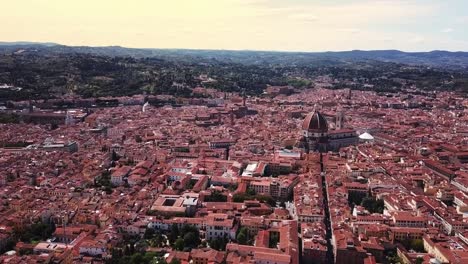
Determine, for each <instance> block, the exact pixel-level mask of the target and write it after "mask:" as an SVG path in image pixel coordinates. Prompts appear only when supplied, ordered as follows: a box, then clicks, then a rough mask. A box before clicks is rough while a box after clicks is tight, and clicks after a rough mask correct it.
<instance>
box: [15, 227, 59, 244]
mask: <svg viewBox="0 0 468 264" xmlns="http://www.w3.org/2000/svg"><path fill="white" fill-rule="evenodd" d="M54 232H55V224H54V223H53V222H52V223H50V224H46V223H42V222H39V223H35V224H32V225H30V226H28V227H26V228H23V229H15V237H17V238H18V239H19V240H20V241H22V242H25V243H35V242H39V241H41V240H46V239H48V238H50V237H51V236H52V234H53V233H54Z"/></svg>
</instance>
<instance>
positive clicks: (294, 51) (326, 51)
mask: <svg viewBox="0 0 468 264" xmlns="http://www.w3.org/2000/svg"><path fill="white" fill-rule="evenodd" d="M0 44H1V45H0V46H2V45H3V46H6V45H5V44H11V45H12V46H13V45H24V46H26V45H43V46H49V47H51V46H65V47H71V48H79V47H87V48H110V47H118V48H124V49H137V50H192V51H240V52H271V53H275V52H276V53H339V52H353V51H364V52H370V51H399V52H403V53H431V52H437V51H442V52H450V53H459V52H463V53H468V50H466V51H463V50H446V49H433V50H422V51H407V50H400V49H350V50H322V51H304V50H259V49H221V48H219V49H216V48H215V49H210V48H167V47H165V48H154V47H153V48H142V47H130V46H122V45H117V44H116V45H67V44H61V43H58V42H53V41H26V40H24V41H23V40H18V41H1V40H0Z"/></svg>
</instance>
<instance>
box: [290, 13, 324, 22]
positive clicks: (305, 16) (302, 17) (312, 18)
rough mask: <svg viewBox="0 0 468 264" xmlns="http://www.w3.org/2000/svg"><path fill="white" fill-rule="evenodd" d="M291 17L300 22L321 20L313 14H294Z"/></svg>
mask: <svg viewBox="0 0 468 264" xmlns="http://www.w3.org/2000/svg"><path fill="white" fill-rule="evenodd" d="M290 17H291V18H292V19H296V20H297V21H300V22H316V21H318V20H319V17H318V16H316V15H312V14H293V15H291V16H290Z"/></svg>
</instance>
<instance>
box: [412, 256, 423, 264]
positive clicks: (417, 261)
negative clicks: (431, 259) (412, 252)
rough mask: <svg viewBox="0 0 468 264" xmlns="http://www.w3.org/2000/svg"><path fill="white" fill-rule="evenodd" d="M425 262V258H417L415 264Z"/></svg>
mask: <svg viewBox="0 0 468 264" xmlns="http://www.w3.org/2000/svg"><path fill="white" fill-rule="evenodd" d="M423 262H424V259H423V258H421V257H417V258H416V261H415V262H414V263H415V264H423Z"/></svg>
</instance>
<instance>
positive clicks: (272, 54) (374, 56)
mask: <svg viewBox="0 0 468 264" xmlns="http://www.w3.org/2000/svg"><path fill="white" fill-rule="evenodd" d="M18 49H29V50H31V49H32V50H34V51H35V52H38V53H51V54H54V53H89V54H94V55H101V56H110V57H133V58H151V57H159V58H164V59H174V58H177V59H178V60H187V59H188V60H192V59H194V58H198V59H201V60H213V59H214V60H219V61H223V62H234V63H242V64H280V65H304V64H309V63H315V62H318V61H319V62H321V63H325V64H331V65H333V64H336V63H338V64H340V63H349V62H356V61H367V60H375V61H383V62H392V63H402V64H408V65H426V66H431V67H439V68H452V69H467V68H468V52H462V51H459V52H451V51H444V50H434V51H430V52H404V51H400V50H368V51H367V50H351V51H326V52H282V51H254V50H194V49H155V48H147V49H141V48H125V47H120V46H104V47H89V46H65V45H60V44H57V43H51V42H46V43H40V42H27V41H22V42H0V52H1V53H8V52H15V51H17V50H18Z"/></svg>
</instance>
